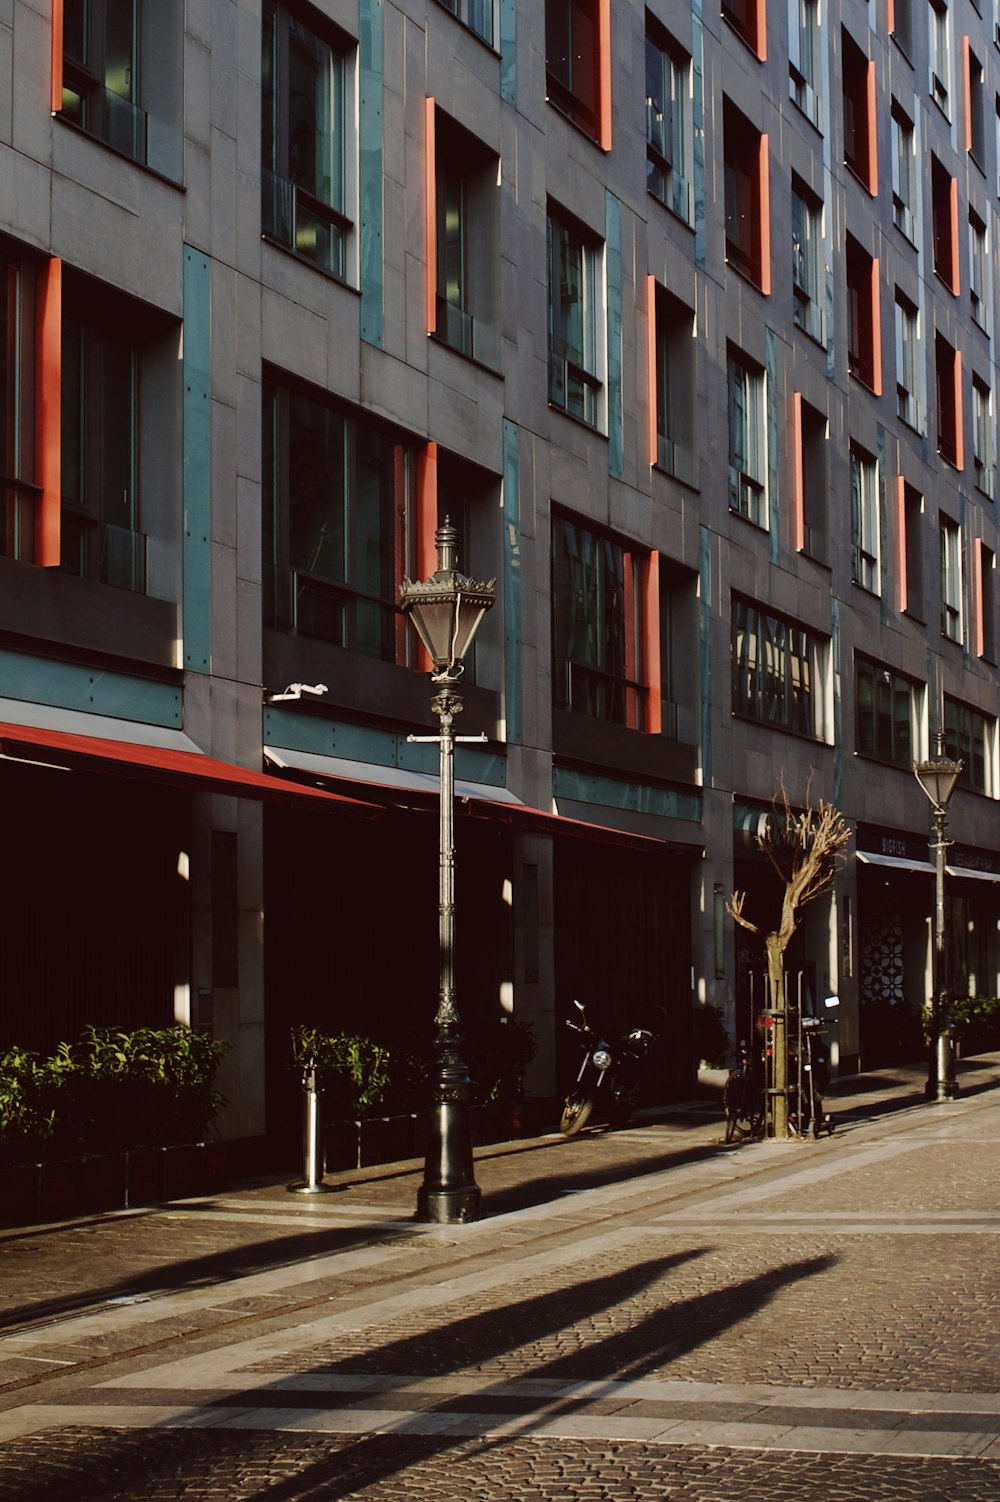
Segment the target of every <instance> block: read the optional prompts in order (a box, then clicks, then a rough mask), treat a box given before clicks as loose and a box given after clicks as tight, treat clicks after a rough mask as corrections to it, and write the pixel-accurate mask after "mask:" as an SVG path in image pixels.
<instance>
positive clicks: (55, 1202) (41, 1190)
mask: <svg viewBox="0 0 1000 1502" xmlns="http://www.w3.org/2000/svg"><path fill="white" fill-rule="evenodd" d="M85 1210H86V1194H85V1183H84V1176H83V1173H82V1172H81V1161H80V1159H79V1158H64V1159H59V1160H57V1161H56V1162H54V1163H40V1164H39V1165H38V1218H39V1220H70V1219H72V1218H73V1216H75V1215H83V1214H84V1212H85Z"/></svg>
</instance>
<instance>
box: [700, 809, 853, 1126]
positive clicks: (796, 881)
mask: <svg viewBox="0 0 1000 1502" xmlns="http://www.w3.org/2000/svg"><path fill="white" fill-rule="evenodd" d="M850 837H851V830H850V827H849V826H848V824H847V822H846V820H845V819H844V816H843V814H842V813H840V811H839V810H838V809H836V808H834V806H833V805H832V804H831V803H825V802H824V801H823V800H822V799H820V802H819V806H818V807H817V808H812V807H809V806H807V807H806V808H804V809H802V810H801V811H800V812H798V813H797V812H796V811H795V810H794V809H793V808H792V806H791V804H790V803H789V801H788V793H787V791H786V790H785V785H784V783H783V782H782V784H781V797H780V799H779V798H778V797H775V798H774V800H773V802H772V811H771V813H769V814H768V816H767V820H766V823H765V825H764V828H763V830H762V832H761V833H759V834H758V835H757V845H758V847H759V848H760V849H761V850H762V851H763V853H764V854H765V855H766V856H767V858H768V860H769V861H770V862H771V865H772V866H773V867H774V869H775V871H776V872H777V874H778V877H779V878H780V880H781V881H782V882H783V883H784V889H785V890H784V896H783V898H782V903H781V918H780V921H779V923H778V926H777V927H776V928H773V929H771V930H770V931H769V932H767V931H765V930H764V929H762V928H761V927H760V926H759V925H758V924H756V923H753V922H751V920H750V919H749V918H748V917H747V916H746V914H745V913H744V911H743V909H744V906H745V903H746V892H734V893H733V896H732V899H731V901H730V902H728V903H727V904H726V907H727V911H728V912H729V914H730V916H731V917H732V918H733V919H734V920H735V921H736V922H737V923H739V924H740V925H741V926H742V927H743V928H746V929H749V931H750V933H752V934H757V935H758V936H760V937H762V938H763V940H764V953H765V955H766V957H767V978H768V985H769V989H770V993H771V1021H772V1024H773V1026H772V1046H773V1049H774V1053H773V1058H774V1096H773V1100H774V1109H773V1114H772V1122H773V1132H774V1136H775V1137H785V1136H787V1134H788V998H787V996H786V995H785V950H786V949H787V948H788V946H789V944H790V943H791V941H792V936H793V934H794V933H795V931H796V929H797V928H798V926H799V922H800V920H801V916H802V909H803V908H804V907H806V906H807V905H808V904H809V903H810V902H813V901H814V900H815V899H816V898H817V897H819V896H821V895H822V894H823V893H824V892H826V891H829V889H830V887H831V886H832V885H833V878H834V876H835V874H836V870H837V865H838V863H839V862H840V861H841V860H842V859H843V855H844V847H845V846H846V844H847V842H848V840H849V839H850Z"/></svg>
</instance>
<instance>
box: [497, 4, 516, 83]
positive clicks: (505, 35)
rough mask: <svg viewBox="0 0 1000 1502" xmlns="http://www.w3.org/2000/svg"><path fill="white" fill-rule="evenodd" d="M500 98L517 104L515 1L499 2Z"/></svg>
mask: <svg viewBox="0 0 1000 1502" xmlns="http://www.w3.org/2000/svg"><path fill="white" fill-rule="evenodd" d="M500 98H501V99H502V100H503V101H504V103H505V104H513V105H516V104H517V0H500Z"/></svg>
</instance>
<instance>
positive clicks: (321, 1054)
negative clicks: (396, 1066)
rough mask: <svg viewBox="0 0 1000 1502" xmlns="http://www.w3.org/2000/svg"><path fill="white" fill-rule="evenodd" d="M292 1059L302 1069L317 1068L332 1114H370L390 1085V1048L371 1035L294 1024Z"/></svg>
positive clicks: (351, 1115)
mask: <svg viewBox="0 0 1000 1502" xmlns="http://www.w3.org/2000/svg"><path fill="white" fill-rule="evenodd" d="M292 1058H293V1059H294V1060H295V1063H296V1064H297V1065H298V1066H299V1067H300V1068H301V1069H308V1068H316V1069H318V1070H319V1071H320V1075H321V1079H322V1084H323V1088H324V1090H325V1092H326V1094H327V1096H328V1097H329V1104H328V1107H327V1109H328V1111H329V1112H330V1114H331V1115H334V1116H345V1117H349V1118H351V1119H353V1118H355V1117H356V1116H364V1115H368V1114H370V1113H371V1112H372V1111H374V1110H375V1108H376V1107H377V1106H379V1105H381V1104H382V1101H383V1099H384V1097H385V1093H386V1091H387V1089H388V1088H389V1072H390V1058H391V1054H390V1050H389V1049H388V1048H386V1047H385V1045H384V1044H381V1043H376V1042H374V1041H373V1039H371V1038H362V1037H359V1036H357V1035H356V1034H354V1033H324V1032H322V1031H321V1030H320V1029H319V1028H316V1027H303V1026H299V1027H293V1028H292Z"/></svg>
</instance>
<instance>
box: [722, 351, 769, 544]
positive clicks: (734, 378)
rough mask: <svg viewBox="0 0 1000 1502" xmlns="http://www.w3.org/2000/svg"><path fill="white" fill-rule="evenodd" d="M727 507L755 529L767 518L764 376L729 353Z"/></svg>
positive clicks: (765, 522) (739, 354)
mask: <svg viewBox="0 0 1000 1502" xmlns="http://www.w3.org/2000/svg"><path fill="white" fill-rule="evenodd" d="M728 364H729V507H730V510H731V511H737V512H739V514H740V516H745V517H746V518H747V520H748V521H752V522H754V523H756V525H757V526H758V527H766V526H767V524H768V517H767V417H766V409H765V405H764V372H763V370H762V369H761V368H760V367H759V366H757V365H753V364H751V363H750V361H749V360H747V359H746V357H745V356H744V355H743V354H742V353H741V352H740V351H739V350H735V349H732V348H730V351H729V362H728Z"/></svg>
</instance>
